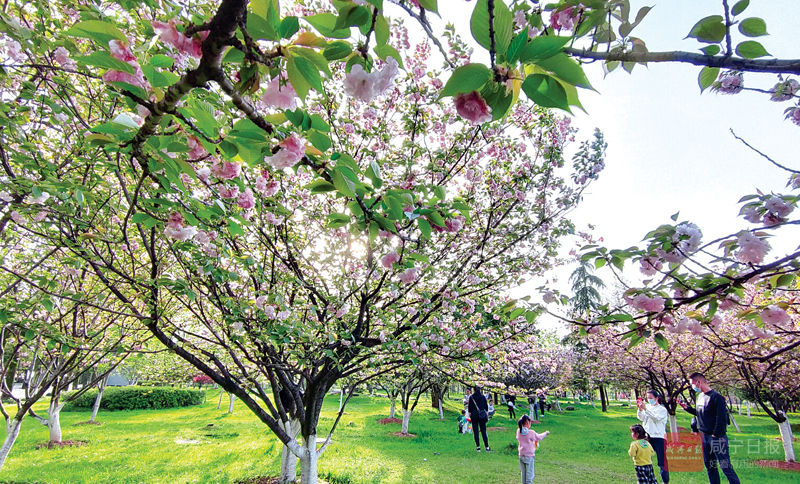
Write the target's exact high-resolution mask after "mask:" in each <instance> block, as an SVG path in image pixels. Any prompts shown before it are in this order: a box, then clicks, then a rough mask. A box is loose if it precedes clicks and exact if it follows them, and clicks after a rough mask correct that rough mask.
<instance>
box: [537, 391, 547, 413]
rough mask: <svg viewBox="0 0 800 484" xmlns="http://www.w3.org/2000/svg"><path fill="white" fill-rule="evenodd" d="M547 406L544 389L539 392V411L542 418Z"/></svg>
mask: <svg viewBox="0 0 800 484" xmlns="http://www.w3.org/2000/svg"><path fill="white" fill-rule="evenodd" d="M546 406H547V395H545V391H544V389H542V390H541V391H539V411H540V412H542V417H544V409H545V407H546Z"/></svg>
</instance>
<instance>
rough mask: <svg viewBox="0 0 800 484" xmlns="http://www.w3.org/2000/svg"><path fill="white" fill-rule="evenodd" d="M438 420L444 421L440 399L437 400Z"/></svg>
mask: <svg viewBox="0 0 800 484" xmlns="http://www.w3.org/2000/svg"><path fill="white" fill-rule="evenodd" d="M439 420H444V409H443V408H442V399H441V398H440V399H439Z"/></svg>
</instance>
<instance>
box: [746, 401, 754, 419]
mask: <svg viewBox="0 0 800 484" xmlns="http://www.w3.org/2000/svg"><path fill="white" fill-rule="evenodd" d="M747 418H753V417H752V416H751V415H750V401H749V400H748V401H747Z"/></svg>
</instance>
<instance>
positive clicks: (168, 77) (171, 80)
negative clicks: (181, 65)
mask: <svg viewBox="0 0 800 484" xmlns="http://www.w3.org/2000/svg"><path fill="white" fill-rule="evenodd" d="M142 73H143V74H144V77H145V79H147V82H149V83H150V85H151V86H153V87H167V86H171V85H172V84H175V83H176V82H178V80H180V78H179V77H178V76H177V75H176V74H173V73H172V72H169V71H164V72H159V71H158V70H157V69H156V68H155V67H153V66H151V65H149V64H143V65H142Z"/></svg>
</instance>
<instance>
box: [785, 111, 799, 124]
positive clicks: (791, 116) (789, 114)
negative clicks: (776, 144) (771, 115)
mask: <svg viewBox="0 0 800 484" xmlns="http://www.w3.org/2000/svg"><path fill="white" fill-rule="evenodd" d="M784 113H785V114H786V119H788V120H790V121H791V122H793V123H794V124H796V125H798V126H800V108H798V107H792V108H787V109H786V111H784Z"/></svg>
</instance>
